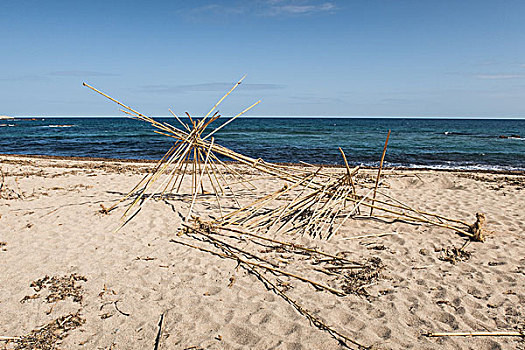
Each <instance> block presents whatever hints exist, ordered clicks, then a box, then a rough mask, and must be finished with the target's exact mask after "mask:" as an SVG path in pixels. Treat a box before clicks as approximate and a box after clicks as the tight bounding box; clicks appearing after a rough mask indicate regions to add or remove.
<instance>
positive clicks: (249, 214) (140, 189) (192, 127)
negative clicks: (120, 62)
mask: <svg viewBox="0 0 525 350" xmlns="http://www.w3.org/2000/svg"><path fill="white" fill-rule="evenodd" d="M244 78H245V76H244V77H242V78H241V79H240V80H239V81H238V82H237V83H236V84H235V85H234V86H233V87H232V88H231V89H230V90H229V91H228V92H227V93H226V94H225V95H224V96H222V97H221V98H220V99H219V101H218V102H217V103H215V105H213V107H212V108H211V109H210V110H209V111H208V113H207V114H206V115H205V116H204V117H202V118H192V116H191V115H190V114H189V113H186V115H187V117H188V119H189V121H190V123H189V124H186V123H184V122H183V121H182V120H181V119H180V118H179V117H178V116H177V115H175V114H174V113H173V112H172V111H171V109H170V113H171V114H172V115H173V116H174V118H175V119H176V120H177V121H178V123H179V124H180V126H179V127H175V126H173V125H171V124H169V123H165V122H159V121H157V120H155V119H153V118H151V117H148V116H146V115H144V114H142V113H140V112H138V111H136V110H134V109H133V108H131V107H129V106H127V105H125V104H123V103H121V102H119V101H117V100H116V99H114V98H112V97H110V96H109V95H107V94H105V93H103V92H101V91H99V90H97V89H96V88H94V87H92V86H90V85H88V84H86V83H83V85H84V86H86V87H88V88H90V89H91V90H93V91H95V92H97V93H99V94H100V95H102V96H104V97H106V98H108V99H110V100H111V101H113V102H115V103H117V104H118V105H119V106H120V107H121V109H120V110H121V111H122V112H123V113H125V114H126V115H127V116H129V117H131V118H133V119H137V120H140V121H143V122H147V123H149V124H150V125H151V126H153V127H154V128H155V129H156V130H154V132H155V133H157V134H159V135H163V136H167V137H169V138H172V139H174V143H173V145H172V147H171V148H170V149H169V150H168V151H167V152H166V153H165V154H164V156H163V157H162V158H161V159H160V160H159V161H158V162H157V164H156V166H155V168H154V169H153V171H152V172H151V173H149V174H147V175H146V176H144V177H143V178H142V179H141V181H139V183H138V184H137V185H136V186H135V187H134V188H133V189H132V190H131V191H129V193H128V194H126V195H125V196H124V197H123V198H121V199H120V200H119V201H118V202H116V203H114V204H113V205H112V206H111V207H109V208H107V209H105V210H106V211H110V210H112V209H114V208H115V207H116V206H117V205H118V204H120V203H122V202H124V201H126V200H128V199H130V200H131V202H130V204H128V206H127V209H126V211H125V212H124V214H123V216H122V223H121V225H123V224H124V223H125V222H126V221H127V220H129V219H130V218H132V217H134V215H135V214H136V213H138V211H140V209H141V208H142V207H143V206H144V205H145V204H146V203H147V202H148V201H149V200H150V199H151V198H154V197H159V196H164V195H173V194H178V193H180V190H181V185H182V183H183V181H184V179H185V178H187V177H190V176H191V186H190V188H191V192H190V197H189V198H191V200H189V201H188V202H189V210H188V212H187V214H186V215H185V221H186V222H188V221H189V219H191V218H192V214H193V209H194V205H195V202H196V200H197V198H199V197H201V196H210V195H211V196H213V197H214V198H215V202H216V204H217V207H218V209H219V211H220V218H219V219H215V224H219V225H222V226H225V227H226V226H240V227H242V228H243V229H246V230H249V231H250V232H274V233H276V232H278V231H280V230H285V231H286V232H289V233H300V234H308V235H311V236H314V237H317V236H318V237H324V238H330V237H331V236H332V235H334V234H336V233H337V232H338V231H339V230H340V228H341V227H342V225H343V224H344V223H345V222H346V221H347V220H348V219H349V218H350V217H352V216H355V215H356V214H360V213H361V208H362V207H368V208H370V214H369V216H372V215H373V216H375V217H381V218H389V219H394V220H403V221H405V222H412V223H422V224H428V225H434V226H438V227H442V228H445V229H449V230H452V231H455V232H457V233H459V234H461V235H464V236H467V237H470V238H471V239H473V240H478V241H482V240H483V236H482V228H481V226H482V223H483V221H484V217H482V218H481V222H480V216H478V220H477V221H476V223H475V224H474V225H470V224H469V223H467V222H465V221H462V220H458V219H454V218H448V217H445V216H443V215H439V214H436V213H430V212H425V211H422V210H418V209H416V208H414V207H412V206H409V205H407V204H404V203H401V202H400V201H398V200H396V199H395V198H392V197H389V196H388V195H386V194H384V195H382V196H380V198H377V194H378V193H380V192H378V185H379V182H380V175H381V169H382V165H383V160H384V157H385V153H386V147H387V144H388V138H389V136H390V131H389V133H388V136H387V140H386V142H385V146H384V148H383V153H382V157H381V163H380V167H379V171H378V174H377V177H376V182H375V186H374V187H372V188H369V187H367V186H366V185H365V184H361V183H358V181H357V180H356V178H357V175H358V173H359V170H360V168H359V167H355V168H353V169H350V167H349V165H348V162H347V159H346V156H345V154H344V152H343V150H342V149H339V150H340V152H341V155H342V157H343V160H344V164H345V166H346V173H344V174H342V175H333V174H327V173H325V172H323V171H322V167H321V168H319V169H315V168H313V170H310V169H308V168H302V169H298V168H294V167H290V166H283V165H278V164H273V163H269V162H265V161H264V160H263V159H261V158H258V159H255V158H252V157H249V156H246V155H243V154H241V153H238V152H235V151H233V150H231V149H229V148H226V147H224V146H221V145H219V144H217V143H216V142H215V139H214V137H213V135H215V134H216V133H217V132H218V131H220V130H221V129H223V128H224V127H226V126H227V125H228V124H230V123H231V122H233V121H234V120H235V119H237V118H238V117H240V116H242V115H243V114H245V113H246V112H248V111H249V110H251V109H252V108H253V107H255V106H256V105H258V104H259V103H260V100H259V101H257V102H255V103H253V104H252V105H251V106H249V107H247V108H245V109H244V110H243V111H241V112H240V113H238V114H237V115H235V116H234V117H232V118H230V119H228V120H226V121H225V122H224V123H222V124H220V126H218V127H216V128H215V129H213V130H211V131H209V132H208V131H207V129H208V127H210V125H211V124H212V123H213V122H215V121H217V120H218V119H219V118H220V117H221V115H220V114H219V111H218V110H217V108H218V106H219V105H220V104H221V102H222V101H224V99H225V98H226V97H228V96H229V95H230V94H231V93H232V92H233V91H234V90H235V89H236V88H237V87H238V86H239V85H240V84H241V83H242V81H243V80H244ZM224 159H230V160H233V161H235V162H238V163H240V164H243V165H245V166H248V167H249V168H251V169H252V170H256V171H258V172H260V173H262V174H265V175H266V176H270V177H273V178H275V179H279V180H281V181H283V182H284V183H285V185H284V186H283V188H282V189H279V190H277V191H275V192H273V193H269V194H267V195H264V194H263V195H262V196H261V194H260V191H259V193H258V194H257V192H256V191H255V190H256V186H254V185H253V183H252V182H251V181H250V179H248V178H246V177H245V176H244V175H243V174H241V173H240V172H239V171H238V170H236V169H235V168H234V167H232V166H231V165H229V164H227V163H226V162H225V161H224ZM233 184H237V185H242V186H244V187H245V188H246V189H249V190H252V191H253V193H254V194H255V196H256V199H255V200H253V201H252V202H250V203H248V204H247V205H246V204H244V205H241V203H240V202H241V201H240V200H239V196H238V195H237V194H236V192H235V190H234V187H235V186H233ZM205 187H207V189H205ZM380 194H381V193H380ZM224 200H230V201H232V200H233V201H234V202H235V207H236V209H235V210H233V211H230V212H227V211H226V210H225V209H224V205H223V202H222V201H224ZM350 204H352V205H350ZM229 207H230V206H229ZM374 210H375V212H374Z"/></svg>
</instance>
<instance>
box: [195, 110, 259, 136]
mask: <svg viewBox="0 0 525 350" xmlns="http://www.w3.org/2000/svg"><path fill="white" fill-rule="evenodd" d="M259 103H261V100H259V101H257V102H255V103H254V104H253V105H251V106H250V107H248V108H246V109H245V110H244V111H242V112H241V113H239V114H237V115H236V116H235V117H233V118H231V119H229V120H228V121H227V122H225V123H224V124H222V125H221V126H219V127H218V128H217V129H215V130H213V131H212V132H210V133H209V134H208V135H206V136H205V137H203V138H202V139H203V140H206V139H207V138H208V137H211V136H212V135H213V134H215V133H216V132H217V131H219V130H221V129H222V128H224V127H225V126H226V125H228V124H230V123H231V122H233V121H234V120H235V119H237V118H238V117H240V116H241V115H243V114H244V113H246V112H248V111H249V110H250V109H252V108H253V107H255V106H257V105H258V104H259Z"/></svg>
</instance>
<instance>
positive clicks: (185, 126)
mask: <svg viewBox="0 0 525 350" xmlns="http://www.w3.org/2000/svg"><path fill="white" fill-rule="evenodd" d="M168 111H170V113H171V115H173V116H174V117H175V119H177V120H178V121H179V123H180V124H181V125H182V126H184V128H185V129H186V130H188V131H191V130H190V128H189V127H188V125H186V123H183V122H182V120H180V119H179V117H177V115H176V114H175V113H173V111H172V110H171V109H169V108H168Z"/></svg>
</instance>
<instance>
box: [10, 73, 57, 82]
mask: <svg viewBox="0 0 525 350" xmlns="http://www.w3.org/2000/svg"><path fill="white" fill-rule="evenodd" d="M47 80H49V78H47V77H44V76H41V75H38V74H28V75H12V76H0V81H9V82H18V81H29V82H31V81H47Z"/></svg>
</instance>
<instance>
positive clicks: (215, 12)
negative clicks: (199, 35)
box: [186, 0, 337, 19]
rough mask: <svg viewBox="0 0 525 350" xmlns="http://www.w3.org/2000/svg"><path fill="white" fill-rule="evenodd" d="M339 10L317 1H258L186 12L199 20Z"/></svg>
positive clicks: (297, 14) (211, 5)
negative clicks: (209, 16)
mask: <svg viewBox="0 0 525 350" xmlns="http://www.w3.org/2000/svg"><path fill="white" fill-rule="evenodd" d="M335 10H337V7H336V5H335V4H334V3H333V2H326V1H325V2H319V1H315V0H258V1H253V2H237V3H232V4H228V5H223V4H209V5H204V6H197V7H194V8H192V9H191V10H189V12H186V15H187V16H188V18H191V19H197V18H201V17H202V16H206V15H212V16H213V17H214V18H216V19H217V18H219V17H224V16H226V17H228V16H232V15H241V14H254V15H257V16H273V17H278V16H304V15H311V14H316V13H332V12H334V11H335Z"/></svg>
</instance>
